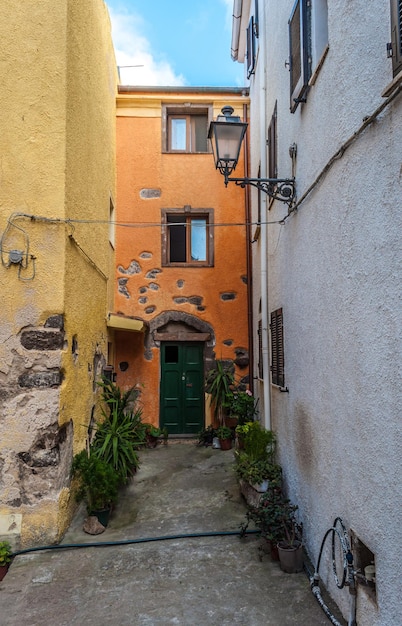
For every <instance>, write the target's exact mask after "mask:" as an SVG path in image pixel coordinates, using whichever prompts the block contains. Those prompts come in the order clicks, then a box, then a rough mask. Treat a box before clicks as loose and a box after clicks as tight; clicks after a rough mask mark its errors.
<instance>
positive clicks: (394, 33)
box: [391, 0, 402, 76]
mask: <svg viewBox="0 0 402 626" xmlns="http://www.w3.org/2000/svg"><path fill="white" fill-rule="evenodd" d="M391 56H392V73H393V75H394V76H396V75H397V74H399V72H400V71H401V70H402V0H391Z"/></svg>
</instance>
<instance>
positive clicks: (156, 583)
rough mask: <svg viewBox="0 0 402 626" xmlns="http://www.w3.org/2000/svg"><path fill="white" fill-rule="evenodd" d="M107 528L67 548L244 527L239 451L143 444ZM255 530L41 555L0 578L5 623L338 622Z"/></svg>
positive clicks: (282, 625)
mask: <svg viewBox="0 0 402 626" xmlns="http://www.w3.org/2000/svg"><path fill="white" fill-rule="evenodd" d="M140 458H141V468H140V470H139V471H138V473H137V475H136V476H135V478H134V480H133V481H132V483H131V484H130V485H129V487H127V488H126V489H125V490H124V491H123V493H122V494H121V498H120V500H119V503H118V505H117V507H116V510H115V511H114V513H113V516H112V519H111V521H110V524H109V526H108V528H107V529H106V531H105V532H104V533H103V534H101V535H98V536H96V537H93V536H91V535H87V534H85V533H84V532H83V530H82V525H83V521H84V518H85V510H84V508H83V507H82V508H81V509H80V510H79V511H78V513H77V515H76V517H75V519H74V520H73V523H72V525H71V527H70V529H69V531H68V532H67V534H66V536H65V538H64V540H63V542H62V543H63V544H64V545H66V544H82V543H90V542H96V543H102V542H118V541H125V540H131V539H140V538H146V537H164V536H174V537H177V536H178V535H182V534H189V533H208V532H216V531H238V530H239V527H240V524H241V523H242V522H243V521H244V519H245V511H246V507H245V504H244V501H243V499H242V497H241V496H240V493H239V488H238V485H237V483H236V479H235V476H234V472H233V470H232V465H233V454H232V452H230V451H228V452H223V451H221V450H214V449H212V448H199V447H196V446H195V445H194V444H193V443H188V442H187V443H184V442H174V441H171V442H169V444H168V445H167V446H164V445H160V446H158V447H157V448H156V449H153V450H144V451H142V452H141V455H140ZM258 545H259V539H258V538H257V537H256V536H255V535H250V536H247V537H246V538H244V539H240V538H239V537H238V536H208V537H193V538H184V539H183V538H174V539H170V540H158V541H154V542H146V543H136V544H128V545H111V546H103V547H90V548H88V547H86V548H77V549H67V550H51V551H48V550H47V551H40V552H35V553H32V554H28V555H21V556H19V557H17V558H16V559H15V560H14V562H13V564H12V566H11V568H10V570H9V573H8V574H7V576H6V577H5V578H4V580H3V581H2V582H1V583H0V625H1V626H22V625H27V626H53V625H55V626H56V625H57V626H71V625H77V626H78V625H79V626H83V625H85V626H114V625H119V626H168V625H179V626H218V625H219V626H267V625H268V626H291V625H293V626H294V625H297V626H328V624H329V623H330V622H329V620H328V619H327V618H326V617H325V615H324V613H323V611H322V610H321V608H320V607H319V606H318V603H317V602H316V600H315V599H314V597H313V595H312V594H311V592H310V589H309V582H308V579H307V576H306V575H305V574H285V573H283V572H282V571H281V570H280V568H279V565H278V563H275V562H272V561H271V559H270V557H269V556H264V557H263V558H261V552H260V551H259V550H258Z"/></svg>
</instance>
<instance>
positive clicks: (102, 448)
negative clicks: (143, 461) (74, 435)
mask: <svg viewBox="0 0 402 626" xmlns="http://www.w3.org/2000/svg"><path fill="white" fill-rule="evenodd" d="M104 417H105V419H104V421H103V422H101V423H100V424H98V427H97V431H96V435H95V439H94V441H93V444H92V449H93V453H94V455H95V456H97V457H98V458H100V459H103V460H104V461H105V462H106V463H109V464H110V465H111V466H112V467H113V468H114V470H115V471H116V472H117V473H118V475H119V477H120V481H121V482H122V483H123V484H124V483H127V481H128V479H129V478H130V477H131V476H133V475H134V473H135V471H136V469H137V467H138V466H139V459H138V455H137V452H136V448H137V447H138V445H140V444H141V443H142V441H141V439H140V438H139V436H138V434H137V430H136V429H135V428H133V414H132V413H121V411H120V409H119V406H118V403H117V402H115V403H113V404H112V408H111V412H110V415H106V414H105V413H104Z"/></svg>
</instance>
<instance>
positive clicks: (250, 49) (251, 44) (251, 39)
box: [247, 16, 255, 78]
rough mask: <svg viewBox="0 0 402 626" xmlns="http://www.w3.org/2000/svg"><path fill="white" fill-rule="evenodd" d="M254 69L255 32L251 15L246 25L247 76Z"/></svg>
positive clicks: (248, 76)
mask: <svg viewBox="0 0 402 626" xmlns="http://www.w3.org/2000/svg"><path fill="white" fill-rule="evenodd" d="M254 69H255V33H254V17H253V16H251V18H250V22H249V24H248V27H247V78H250V76H251V74H254Z"/></svg>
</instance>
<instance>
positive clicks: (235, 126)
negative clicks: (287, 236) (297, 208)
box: [208, 106, 295, 206]
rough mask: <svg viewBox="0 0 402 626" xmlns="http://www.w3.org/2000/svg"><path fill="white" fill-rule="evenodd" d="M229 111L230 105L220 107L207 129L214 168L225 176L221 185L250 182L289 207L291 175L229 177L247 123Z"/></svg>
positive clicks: (237, 155) (291, 198)
mask: <svg viewBox="0 0 402 626" xmlns="http://www.w3.org/2000/svg"><path fill="white" fill-rule="evenodd" d="M233 111H234V109H233V108H232V107H231V106H225V107H223V109H222V113H223V115H218V118H217V120H216V121H215V122H211V123H210V125H209V131H208V138H209V140H210V141H211V145H212V151H213V155H214V161H215V167H216V169H217V170H219V171H220V173H221V174H223V176H224V177H225V186H226V187H227V185H228V183H235V184H236V185H239V186H240V187H245V186H246V185H252V186H253V187H256V188H257V189H260V190H261V191H263V192H264V193H266V194H268V195H269V196H271V198H275V199H276V200H280V201H281V202H285V203H286V204H288V205H289V206H290V205H291V204H292V202H293V200H294V196H295V180H294V178H230V174H231V173H232V172H233V171H234V170H235V169H236V165H237V162H238V160H239V154H240V148H241V144H242V141H243V139H244V135H245V134H246V130H247V126H248V124H247V123H246V122H241V121H240V117H238V116H237V115H232V113H233Z"/></svg>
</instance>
